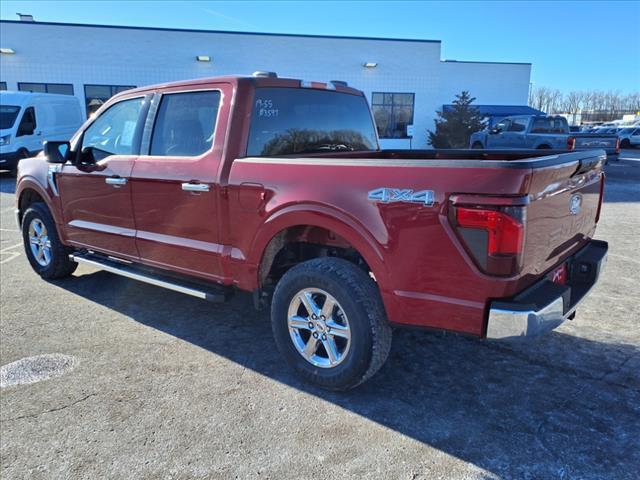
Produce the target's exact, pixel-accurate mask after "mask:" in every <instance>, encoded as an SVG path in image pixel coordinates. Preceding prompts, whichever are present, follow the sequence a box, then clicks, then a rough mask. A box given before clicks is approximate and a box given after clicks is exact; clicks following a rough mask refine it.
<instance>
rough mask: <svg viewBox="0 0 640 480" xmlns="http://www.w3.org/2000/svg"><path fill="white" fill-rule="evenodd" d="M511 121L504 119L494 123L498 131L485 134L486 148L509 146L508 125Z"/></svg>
mask: <svg viewBox="0 0 640 480" xmlns="http://www.w3.org/2000/svg"><path fill="white" fill-rule="evenodd" d="M510 126H511V121H510V120H507V119H504V120H502V121H500V122H499V123H498V124H496V126H495V128H496V129H497V130H498V133H490V134H488V135H487V148H488V149H505V148H509V146H508V145H509V138H510V133H509V127H510Z"/></svg>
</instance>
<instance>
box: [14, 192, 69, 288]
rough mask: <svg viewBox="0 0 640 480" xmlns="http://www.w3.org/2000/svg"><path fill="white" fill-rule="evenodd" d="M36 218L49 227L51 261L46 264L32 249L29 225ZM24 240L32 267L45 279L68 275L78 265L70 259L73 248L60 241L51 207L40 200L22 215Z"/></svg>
mask: <svg viewBox="0 0 640 480" xmlns="http://www.w3.org/2000/svg"><path fill="white" fill-rule="evenodd" d="M34 219H40V221H41V222H42V223H43V224H44V226H45V227H46V229H47V234H48V238H49V241H50V242H51V248H50V252H51V261H50V262H49V264H48V265H46V266H43V265H40V264H39V263H38V261H37V260H36V258H35V257H34V255H33V252H32V251H31V247H30V243H29V225H30V224H31V222H32V221H33V220H34ZM22 241H23V243H24V250H25V254H26V255H27V258H28V259H29V263H30V264H31V268H33V270H34V271H35V272H36V273H37V274H38V275H40V276H41V277H42V278H44V279H47V280H53V279H56V278H64V277H68V276H69V275H71V274H72V273H73V272H74V271H75V269H76V268H77V267H78V264H77V263H75V262H72V261H71V260H69V254H70V253H71V252H72V250H71V249H70V248H68V247H65V246H64V245H63V244H62V243H61V242H60V238H59V237H58V231H57V230H56V224H55V222H54V221H53V217H52V216H51V212H49V209H48V208H47V207H46V205H44V204H43V203H39V202H38V203H34V204H32V205H31V206H30V207H29V208H28V209H27V211H26V212H25V213H24V216H23V217H22Z"/></svg>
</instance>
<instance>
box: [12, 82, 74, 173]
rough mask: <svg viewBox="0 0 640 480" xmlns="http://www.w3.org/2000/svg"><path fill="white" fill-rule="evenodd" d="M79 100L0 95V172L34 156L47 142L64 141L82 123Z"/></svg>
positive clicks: (16, 94) (39, 95)
mask: <svg viewBox="0 0 640 480" xmlns="http://www.w3.org/2000/svg"><path fill="white" fill-rule="evenodd" d="M83 120H84V119H83V118H82V109H81V108H80V101H79V100H78V99H77V98H76V97H74V96H71V95H57V94H53V93H32V92H9V91H3V92H0V170H10V171H12V172H15V170H16V167H17V165H18V162H19V161H20V160H22V159H23V158H28V157H32V156H34V155H36V154H37V153H38V152H40V151H41V150H42V144H43V142H45V141H47V140H60V141H67V140H69V139H70V138H71V137H72V136H73V134H74V133H75V132H76V130H78V128H79V127H80V125H82V122H83Z"/></svg>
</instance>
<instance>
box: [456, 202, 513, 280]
mask: <svg viewBox="0 0 640 480" xmlns="http://www.w3.org/2000/svg"><path fill="white" fill-rule="evenodd" d="M452 212H453V215H452V217H453V218H452V221H453V224H454V227H455V229H456V233H457V234H458V237H459V238H460V240H461V241H462V243H463V245H464V246H465V248H466V250H467V252H468V253H469V254H470V256H471V257H472V258H473V259H474V260H475V263H476V264H477V265H478V267H480V269H481V270H483V271H484V272H485V273H488V274H490V275H500V276H511V275H515V274H517V273H518V272H519V271H520V269H521V267H522V253H523V249H524V237H525V221H524V220H525V207H521V206H518V207H513V206H509V207H493V206H492V207H485V206H467V205H465V206H453V207H452Z"/></svg>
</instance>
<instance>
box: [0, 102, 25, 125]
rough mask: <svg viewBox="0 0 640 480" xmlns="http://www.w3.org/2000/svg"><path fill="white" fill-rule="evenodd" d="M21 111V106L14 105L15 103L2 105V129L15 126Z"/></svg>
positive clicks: (0, 118) (0, 112)
mask: <svg viewBox="0 0 640 480" xmlns="http://www.w3.org/2000/svg"><path fill="white" fill-rule="evenodd" d="M19 111H20V107H14V106H13V105H0V129H2V130H5V129H7V128H11V127H13V124H14V123H15V121H16V118H17V117H18V112H19Z"/></svg>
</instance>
